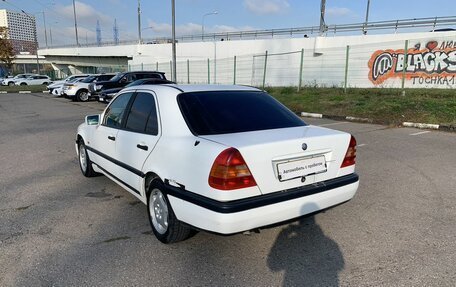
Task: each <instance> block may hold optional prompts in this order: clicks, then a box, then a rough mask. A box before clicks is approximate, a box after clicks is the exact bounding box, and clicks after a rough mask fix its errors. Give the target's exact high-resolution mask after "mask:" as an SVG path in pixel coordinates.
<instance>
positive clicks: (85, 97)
mask: <svg viewBox="0 0 456 287" xmlns="http://www.w3.org/2000/svg"><path fill="white" fill-rule="evenodd" d="M88 98H89V97H88V96H87V93H86V92H81V93H80V94H79V99H80V100H81V101H82V102H85V101H87V100H88Z"/></svg>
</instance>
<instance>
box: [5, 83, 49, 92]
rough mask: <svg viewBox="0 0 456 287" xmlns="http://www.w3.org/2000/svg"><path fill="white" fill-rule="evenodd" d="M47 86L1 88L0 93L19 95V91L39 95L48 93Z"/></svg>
mask: <svg viewBox="0 0 456 287" xmlns="http://www.w3.org/2000/svg"><path fill="white" fill-rule="evenodd" d="M46 90H47V89H46V86H45V85H33V86H12V87H9V86H0V91H7V92H8V93H17V92H19V91H32V93H39V92H42V91H46Z"/></svg>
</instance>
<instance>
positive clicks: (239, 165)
mask: <svg viewBox="0 0 456 287" xmlns="http://www.w3.org/2000/svg"><path fill="white" fill-rule="evenodd" d="M209 185H210V186H211V187H213V188H216V189H220V190H233V189H239V188H246V187H251V186H256V185H257V184H256V182H255V179H254V178H253V176H252V174H251V173H250V170H249V168H248V166H247V163H246V162H245V160H244V158H243V157H242V155H241V153H240V152H239V151H238V150H237V149H235V148H232V147H231V148H228V149H226V150H224V151H222V152H221V153H220V154H219V155H218V156H217V158H216V159H215V161H214V164H213V165H212V168H211V172H210V174H209Z"/></svg>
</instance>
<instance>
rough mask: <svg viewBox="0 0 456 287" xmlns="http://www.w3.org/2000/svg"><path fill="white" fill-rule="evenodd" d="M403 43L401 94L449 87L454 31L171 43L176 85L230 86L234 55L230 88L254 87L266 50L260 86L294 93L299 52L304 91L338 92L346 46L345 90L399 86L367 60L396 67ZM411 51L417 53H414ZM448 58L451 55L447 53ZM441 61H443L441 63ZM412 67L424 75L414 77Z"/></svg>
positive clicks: (115, 50)
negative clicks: (404, 58)
mask: <svg viewBox="0 0 456 287" xmlns="http://www.w3.org/2000/svg"><path fill="white" fill-rule="evenodd" d="M405 40H409V50H408V53H409V54H420V55H421V56H419V55H418V56H409V57H408V59H409V66H410V67H409V69H408V71H407V73H406V74H405V82H404V83H405V87H438V88H453V87H455V84H456V79H455V78H456V77H455V75H456V71H455V70H456V68H455V69H453V65H456V32H454V31H450V32H440V33H431V32H427V33H406V34H385V35H358V36H334V37H331V36H327V37H316V38H285V39H284V38H280V39H262V40H235V41H217V42H189V43H177V71H178V73H177V78H178V81H179V82H187V81H188V80H190V82H192V83H204V82H208V74H209V81H210V82H211V83H214V82H216V83H233V81H234V56H236V83H238V84H248V85H262V82H263V77H264V75H265V73H264V66H265V57H264V56H261V55H264V54H265V51H268V54H269V55H268V57H267V65H266V78H265V82H266V85H271V86H289V85H292V86H297V85H298V83H299V75H300V64H301V52H300V51H301V50H302V49H304V55H303V68H302V83H303V84H304V85H318V86H344V85H345V70H346V52H347V48H346V47H347V45H349V46H350V49H349V57H348V68H347V86H349V87H401V85H402V76H403V73H402V70H397V69H394V67H391V68H392V69H393V70H391V69H389V70H388V69H383V70H382V67H381V66H379V65H378V64H379V63H380V62H379V61H378V60H377V62H376V61H375V55H377V54H378V56H380V55H383V63H384V64H389V65H396V66H397V64H400V62H401V61H400V60H401V57H402V56H401V55H402V54H403V49H404V46H405ZM432 41H436V43H437V46H436V47H432V45H431V48H433V49H432V50H430V49H429V48H427V47H426V45H427V44H428V43H430V42H432ZM451 43H454V44H451ZM416 45H419V47H418V46H416ZM442 45H444V46H445V45H446V46H447V48H446V49H440V48H444V47H442ZM415 46H416V47H417V48H418V49H415ZM401 50H402V51H401ZM385 51H386V52H385ZM453 51H455V52H454V53H452V52H453ZM382 52H385V53H386V54H385V53H383V54H382ZM388 52H389V54H388ZM284 53H289V54H284ZM374 53H376V54H374ZM443 53H444V54H445V55H443ZM40 54H41V55H53V56H55V55H62V56H75V55H76V56H77V55H79V56H84V55H87V56H100V57H101V56H108V55H109V56H125V57H131V58H132V60H130V61H129V62H128V63H129V67H130V69H131V70H140V69H144V70H155V69H156V68H157V63H158V69H159V70H161V71H164V72H166V74H167V76H168V78H171V66H170V64H169V62H170V60H171V44H144V45H126V46H108V47H90V48H75V49H74V48H73V49H68V48H65V49H48V50H40ZM277 54H280V55H277ZM426 54H432V55H428V56H426V57H427V58H426V59H427V61H428V63H427V64H426V63H422V61H421V62H420V59H423V57H425V55H426ZM388 55H389V56H388ZM414 57H415V58H414ZM435 57H437V58H439V57H440V66H439V67H435V69H431V68H432V67H431V66H432V63H431V62H432V61H433V60H432V59H433V58H435ZM442 57H446V58H445V59H442ZM208 59H209V71H208V64H207V61H208ZM398 59H399V60H398ZM187 61H188V62H187ZM416 61H418V62H416ZM369 62H370V64H369ZM434 62H435V61H434ZM187 63H188V64H187ZM434 64H435V63H434ZM369 65H370V66H369ZM442 65H443V66H445V65H447V67H443V66H442ZM373 66H375V68H376V69H377V71H376V72H377V73H378V72H384V73H385V74H384V75H379V76H378V77H375V79H373V78H374V77H373V76H372V75H373V74H377V73H374V71H373V70H372V69H373V68H374V67H373ZM412 68H415V69H417V68H418V70H417V71H413V70H412ZM420 68H421V69H427V70H425V71H419V69H420ZM188 70H189V74H188ZM214 71H216V73H214ZM369 75H370V76H369Z"/></svg>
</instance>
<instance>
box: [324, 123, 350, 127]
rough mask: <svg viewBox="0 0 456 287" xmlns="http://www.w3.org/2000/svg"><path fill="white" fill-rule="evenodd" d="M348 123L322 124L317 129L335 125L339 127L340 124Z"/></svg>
mask: <svg viewBox="0 0 456 287" xmlns="http://www.w3.org/2000/svg"><path fill="white" fill-rule="evenodd" d="M346 123H348V122H337V123H329V124H322V125H318V126H319V127H326V126H335V125H341V124H346Z"/></svg>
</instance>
